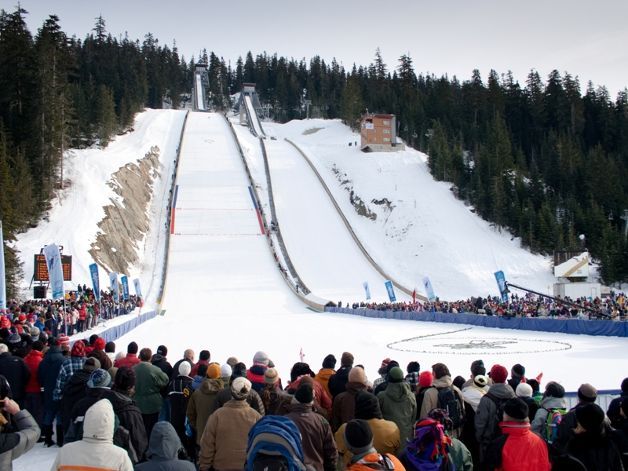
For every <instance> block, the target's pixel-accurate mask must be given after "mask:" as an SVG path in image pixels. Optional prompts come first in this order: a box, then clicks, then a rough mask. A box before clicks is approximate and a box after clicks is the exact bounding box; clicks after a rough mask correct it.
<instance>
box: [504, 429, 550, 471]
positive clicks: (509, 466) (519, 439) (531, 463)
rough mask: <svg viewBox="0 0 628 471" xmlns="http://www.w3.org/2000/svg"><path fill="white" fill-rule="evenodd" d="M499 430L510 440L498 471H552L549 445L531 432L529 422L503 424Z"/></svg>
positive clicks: (505, 446) (505, 447)
mask: <svg viewBox="0 0 628 471" xmlns="http://www.w3.org/2000/svg"><path fill="white" fill-rule="evenodd" d="M499 428H501V430H502V433H503V434H504V435H507V436H508V438H507V439H506V443H505V444H504V448H503V449H502V465H501V467H499V468H497V470H498V471H550V468H551V466H550V461H549V455H548V452H547V445H546V444H545V442H544V441H543V439H542V438H541V437H539V436H538V435H536V434H535V433H533V432H532V431H530V423H529V422H501V423H500V424H499Z"/></svg>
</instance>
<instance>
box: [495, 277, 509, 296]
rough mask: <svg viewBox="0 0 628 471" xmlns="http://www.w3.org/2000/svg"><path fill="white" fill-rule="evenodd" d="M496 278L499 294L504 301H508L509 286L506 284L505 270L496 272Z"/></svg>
mask: <svg viewBox="0 0 628 471" xmlns="http://www.w3.org/2000/svg"><path fill="white" fill-rule="evenodd" d="M495 280H496V281H497V287H498V288H499V294H500V295H501V297H502V302H503V303H507V302H508V287H507V286H506V276H505V275H504V272H503V271H501V270H500V271H496V272H495Z"/></svg>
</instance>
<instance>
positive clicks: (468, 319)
mask: <svg viewBox="0 0 628 471" xmlns="http://www.w3.org/2000/svg"><path fill="white" fill-rule="evenodd" d="M325 311H326V312H337V313H342V314H351V315H354V316H362V317H374V318H379V319H400V320H411V321H422V322H442V323H446V324H468V325H475V326H479V327H494V328H498V329H515V330H533V331H537V332H558V333H562V334H579V335H604V336H611V337H628V322H620V321H607V320H590V321H589V320H581V319H548V318H538V317H503V316H485V315H480V314H472V313H468V312H463V313H458V314H450V313H446V312H426V311H421V312H416V311H412V312H406V311H376V310H373V309H348V308H340V307H327V308H325Z"/></svg>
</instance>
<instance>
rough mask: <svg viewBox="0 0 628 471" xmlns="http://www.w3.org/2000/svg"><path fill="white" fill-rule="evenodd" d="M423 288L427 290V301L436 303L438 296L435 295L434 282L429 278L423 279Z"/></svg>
mask: <svg viewBox="0 0 628 471" xmlns="http://www.w3.org/2000/svg"><path fill="white" fill-rule="evenodd" d="M423 287H424V288H425V294H427V299H429V300H430V301H434V300H435V299H436V294H434V288H433V287H432V282H431V281H430V279H429V278H428V277H427V276H426V277H423Z"/></svg>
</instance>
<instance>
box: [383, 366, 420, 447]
mask: <svg viewBox="0 0 628 471" xmlns="http://www.w3.org/2000/svg"><path fill="white" fill-rule="evenodd" d="M403 377H404V375H403V371H402V370H401V368H399V367H398V366H395V367H394V368H392V369H391V370H390V371H389V372H388V386H387V387H386V389H385V390H384V391H382V392H380V393H379V394H378V395H377V399H378V400H379V406H380V409H381V411H382V416H383V418H384V419H386V420H390V421H392V422H394V423H395V424H397V427H399V436H400V440H401V443H406V441H407V439H408V438H411V437H412V430H413V428H414V422H415V420H416V414H417V405H416V398H415V396H414V393H413V392H412V391H411V390H410V385H409V384H408V383H406V382H405V381H404V380H403Z"/></svg>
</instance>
